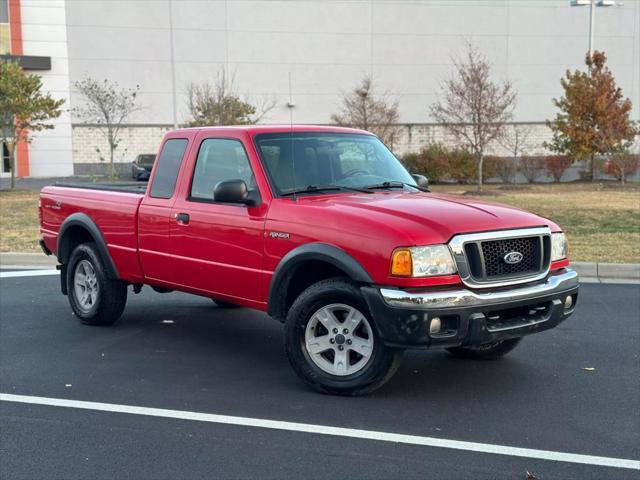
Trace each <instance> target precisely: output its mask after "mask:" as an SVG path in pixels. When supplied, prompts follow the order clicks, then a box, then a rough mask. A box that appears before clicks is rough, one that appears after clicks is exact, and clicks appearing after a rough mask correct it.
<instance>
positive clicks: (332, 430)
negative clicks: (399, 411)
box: [0, 393, 640, 470]
mask: <svg viewBox="0 0 640 480" xmlns="http://www.w3.org/2000/svg"><path fill="white" fill-rule="evenodd" d="M0 401H4V402H15V403H26V404H30V405H46V406H51V407H67V408H78V409H82V410H96V411H101V412H113V413H128V414H132V415H144V416H150V417H162V418H173V419H179V420H192V421H197V422H208V423H218V424H225V425H238V426H243V427H256V428H269V429H275V430H286V431H290V432H303V433H315V434H319V435H333V436H338V437H349V438H359V439H364V440H377V441H382V442H392V443H403V444H409V445H422V446H427V447H438V448H450V449H455V450H465V451H469V452H478V453H490V454H495V455H507V456H511V457H525V458H532V459H539V460H552V461H557V462H568V463H580V464H585V465H598V466H602V467H614V468H625V469H631V470H640V460H628V459H623V458H610V457H596V456H592V455H579V454H575V453H564V452H554V451H550V450H535V449H530V448H518V447H509V446H504V445H494V444H490V443H476V442H463V441H459V440H447V439H443V438H435V437H422V436H418V435H404V434H399V433H387V432H376V431H373V430H357V429H353V428H341V427H331V426H327V425H313V424H308V423H295V422H285V421H280V420H265V419H260V418H250V417H235V416H229V415H216V414H212V413H201V412H189V411H183V410H166V409H163V408H148V407H138V406H133V405H118V404H114V403H100V402H85V401H80V400H66V399H62V398H48V397H34V396H27V395H13V394H9V393H0Z"/></svg>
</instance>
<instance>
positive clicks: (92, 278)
mask: <svg viewBox="0 0 640 480" xmlns="http://www.w3.org/2000/svg"><path fill="white" fill-rule="evenodd" d="M427 183H428V182H427V181H426V179H425V178H424V177H421V176H419V175H411V174H410V173H409V172H407V171H406V170H405V168H404V167H403V166H402V164H401V163H400V162H399V161H398V160H397V159H396V158H395V157H394V156H393V154H392V153H391V152H390V151H389V150H388V149H387V148H386V147H385V146H384V145H383V143H382V142H380V140H378V138H376V137H375V136H374V135H372V134H370V133H368V132H365V131H361V130H353V129H345V128H337V127H336V128H334V127H317V126H290V125H287V126H283V127H278V126H241V127H215V128H214V127H211V128H194V129H181V130H175V131H172V132H169V133H168V134H167V135H166V136H165V138H164V139H163V141H162V144H161V145H160V150H159V152H158V156H157V161H156V162H155V164H154V166H153V170H152V172H151V177H150V179H149V183H148V185H146V186H143V185H140V186H126V185H125V186H123V185H115V184H111V185H109V184H103V185H100V184H88V185H73V184H66V185H65V184H58V185H54V186H48V187H45V188H44V189H43V190H42V192H41V195H40V207H39V208H40V218H41V233H42V240H41V246H42V248H43V250H44V251H45V253H47V254H54V255H56V256H57V259H58V261H59V263H60V266H59V269H60V271H61V275H60V280H61V284H60V286H61V290H62V293H63V294H65V295H67V296H68V299H69V304H70V306H71V309H72V311H73V313H74V314H75V316H76V317H77V318H78V319H79V320H80V321H82V322H83V323H86V324H89V325H111V324H113V323H114V322H115V321H116V320H118V318H119V317H120V316H121V315H122V313H123V311H124V308H125V303H126V300H127V293H128V290H129V287H131V290H132V291H133V292H135V293H138V292H140V289H141V288H142V287H143V286H144V285H147V286H149V287H151V288H152V289H153V290H155V291H157V292H160V293H162V292H167V291H171V290H177V291H181V292H187V293H191V294H194V295H200V296H203V297H207V298H210V299H212V300H213V301H214V302H215V304H216V305H217V307H218V308H231V307H247V308H253V309H257V310H261V311H264V312H266V313H268V315H270V316H271V317H273V318H274V319H276V320H278V321H280V322H282V323H283V324H284V335H285V344H286V353H287V356H288V358H289V361H290V363H291V366H292V367H293V370H294V371H295V372H296V373H297V374H298V375H299V376H300V378H301V379H302V380H304V381H305V382H306V383H307V384H308V385H310V386H311V387H313V388H314V389H316V390H319V391H321V392H324V393H331V394H343V395H357V394H365V393H368V392H371V391H373V390H375V389H376V388H378V387H380V386H381V385H383V384H384V383H385V382H386V381H387V380H389V378H391V376H392V375H393V373H394V372H395V371H396V369H397V368H398V365H399V363H400V359H401V355H402V352H403V351H404V350H405V349H411V348H415V349H430V348H441V349H446V350H447V351H448V352H450V353H451V354H453V355H455V356H459V357H472V358H477V359H494V358H498V357H502V356H503V355H505V354H506V353H508V352H510V351H511V350H513V349H514V348H515V347H516V346H517V345H518V344H519V343H520V341H521V339H522V337H524V336H525V335H529V334H533V333H538V332H541V331H543V330H548V329H550V328H553V327H555V326H556V325H558V324H559V323H560V322H562V321H564V320H565V319H566V318H567V317H568V316H570V315H571V314H572V313H573V311H574V309H575V306H576V300H577V296H578V275H577V274H576V272H575V271H573V270H571V269H570V268H569V259H568V257H567V240H566V238H565V235H564V234H563V233H562V230H561V228H560V227H559V226H558V225H556V224H555V223H553V222H552V221H550V220H547V219H545V218H542V217H539V216H537V215H534V214H531V213H527V212H524V211H522V210H518V209H515V208H511V207H507V206H503V205H497V204H490V203H485V202H481V201H477V200H471V199H461V198H459V197H455V196H447V195H438V194H434V193H430V192H429V190H428V188H427ZM212 307H213V305H212ZM248 354H249V355H250V354H251V353H250V352H249V353H248Z"/></svg>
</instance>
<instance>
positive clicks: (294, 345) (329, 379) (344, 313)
mask: <svg viewBox="0 0 640 480" xmlns="http://www.w3.org/2000/svg"><path fill="white" fill-rule="evenodd" d="M349 315H352V316H351V317H348V316H349ZM320 318H324V319H325V321H321V320H320ZM349 319H352V320H353V321H349ZM325 325H327V326H328V327H329V328H326V327H325ZM353 325H356V328H355V329H353V331H349V328H348V327H350V326H353ZM334 328H335V330H334ZM345 329H346V333H345ZM336 331H337V333H336ZM285 345H286V352H287V357H288V359H289V362H290V363H291V366H292V367H293V370H294V371H295V372H296V374H298V376H299V377H300V378H301V379H302V380H303V381H304V382H305V383H306V384H307V385H309V386H310V387H311V388H313V389H314V390H316V391H319V392H321V393H326V394H332V395H351V396H356V395H365V394H368V393H371V392H373V391H374V390H376V389H378V388H380V387H381V386H382V385H384V384H385V383H386V382H387V381H388V380H389V379H390V378H391V377H392V376H393V374H394V373H395V372H396V370H397V369H398V367H399V366H400V361H401V359H402V351H401V350H397V349H392V348H389V347H386V346H385V345H384V344H383V343H382V341H381V339H380V338H379V336H378V332H377V330H376V328H375V324H374V322H373V319H372V316H371V314H370V312H369V309H368V307H367V304H366V302H365V301H364V299H363V298H362V295H361V294H360V291H359V289H358V288H357V287H356V286H355V285H354V284H353V283H351V282H350V281H348V280H345V279H341V278H332V279H327V280H322V281H320V282H318V283H316V284H314V285H312V286H310V287H309V288H307V289H306V290H305V291H304V292H302V294H300V296H299V297H298V298H297V299H296V300H295V301H294V302H293V305H292V306H291V308H290V309H289V312H288V313H287V318H286V321H285ZM356 345H357V347H356ZM313 346H315V347H316V350H317V351H315V352H314V351H310V348H313ZM325 346H327V348H326V349H325ZM340 347H343V348H342V349H340V350H338V349H339V348H340ZM321 349H322V350H321ZM357 349H360V351H362V352H364V355H362V354H360V353H359V352H358V351H357ZM340 360H346V361H340Z"/></svg>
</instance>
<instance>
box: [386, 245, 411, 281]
mask: <svg viewBox="0 0 640 480" xmlns="http://www.w3.org/2000/svg"><path fill="white" fill-rule="evenodd" d="M391 275H397V276H400V277H410V276H411V275H413V263H412V261H411V252H410V251H409V250H408V249H406V248H398V249H397V250H394V251H393V255H392V256H391Z"/></svg>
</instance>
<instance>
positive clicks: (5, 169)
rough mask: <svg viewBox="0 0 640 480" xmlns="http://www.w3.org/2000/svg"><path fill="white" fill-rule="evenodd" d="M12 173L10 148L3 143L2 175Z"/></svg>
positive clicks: (0, 166)
mask: <svg viewBox="0 0 640 480" xmlns="http://www.w3.org/2000/svg"><path fill="white" fill-rule="evenodd" d="M10 171H11V164H10V162H9V147H7V144H6V143H4V142H2V162H0V173H9V172H10Z"/></svg>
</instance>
